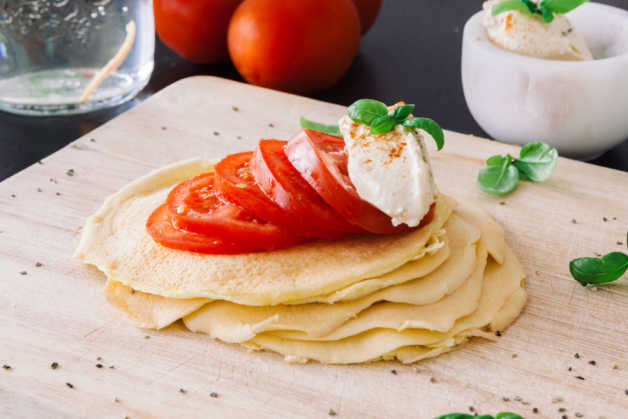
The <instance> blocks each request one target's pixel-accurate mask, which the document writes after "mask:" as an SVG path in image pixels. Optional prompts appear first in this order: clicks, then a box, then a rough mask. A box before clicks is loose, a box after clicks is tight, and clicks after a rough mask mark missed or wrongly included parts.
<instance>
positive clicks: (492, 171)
mask: <svg viewBox="0 0 628 419" xmlns="http://www.w3.org/2000/svg"><path fill="white" fill-rule="evenodd" d="M518 183H519V171H518V170H517V168H516V167H515V166H513V165H512V164H511V163H510V161H509V159H504V161H503V163H502V164H501V166H486V167H484V168H483V169H482V170H480V173H478V187H479V188H480V190H481V191H483V192H486V193H489V194H491V195H506V194H509V193H510V192H512V191H514V190H515V188H516V187H517V184H518Z"/></svg>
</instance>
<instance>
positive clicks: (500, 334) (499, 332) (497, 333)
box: [495, 330, 502, 338]
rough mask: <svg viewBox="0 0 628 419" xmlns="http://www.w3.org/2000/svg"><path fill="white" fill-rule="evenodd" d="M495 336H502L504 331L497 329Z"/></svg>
mask: <svg viewBox="0 0 628 419" xmlns="http://www.w3.org/2000/svg"><path fill="white" fill-rule="evenodd" d="M495 336H497V337H498V338H500V337H502V332H501V331H499V330H498V331H496V332H495Z"/></svg>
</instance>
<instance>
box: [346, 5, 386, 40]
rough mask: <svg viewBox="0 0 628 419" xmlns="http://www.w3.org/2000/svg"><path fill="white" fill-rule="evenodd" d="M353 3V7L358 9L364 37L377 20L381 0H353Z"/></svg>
mask: <svg viewBox="0 0 628 419" xmlns="http://www.w3.org/2000/svg"><path fill="white" fill-rule="evenodd" d="M353 3H355V7H357V9H358V14H359V15H360V26H361V28H362V35H364V34H365V33H367V32H368V31H369V29H371V26H373V24H374V23H375V20H377V16H378V15H379V11H380V9H381V8H382V0H353Z"/></svg>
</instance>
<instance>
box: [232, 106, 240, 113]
mask: <svg viewBox="0 0 628 419" xmlns="http://www.w3.org/2000/svg"><path fill="white" fill-rule="evenodd" d="M231 109H233V111H234V112H238V111H239V110H240V108H238V107H237V106H232V107H231Z"/></svg>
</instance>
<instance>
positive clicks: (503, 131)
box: [462, 3, 628, 160]
mask: <svg viewBox="0 0 628 419" xmlns="http://www.w3.org/2000/svg"><path fill="white" fill-rule="evenodd" d="M482 17H483V12H480V13H477V14H475V15H474V16H472V17H471V18H470V19H469V20H468V21H467V23H466V25H465V28H464V35H463V41H462V42H463V44H462V85H463V89H464V95H465V99H466V101H467V105H468V106H469V109H470V111H471V114H472V115H473V117H474V118H475V120H476V121H477V122H478V124H480V126H481V127H482V128H483V129H484V130H485V131H486V132H487V133H488V134H489V135H491V136H492V137H493V138H495V139H497V140H499V141H504V142H507V143H515V144H526V143H529V142H531V141H535V140H542V141H545V142H547V143H550V144H552V145H554V146H555V147H556V148H557V149H558V151H559V153H560V154H562V155H565V156H569V157H574V158H579V159H585V160H586V159H591V158H594V157H596V156H598V155H600V154H601V153H603V152H604V151H606V150H608V149H610V148H613V147H614V146H616V145H618V144H620V143H621V142H623V141H624V140H626V139H628V12H626V11H624V10H621V9H618V8H615V7H610V6H605V5H601V4H597V3H587V4H585V5H583V6H581V7H579V8H577V9H576V10H574V11H573V12H571V13H569V14H568V15H567V17H568V18H569V19H570V20H571V22H572V24H573V25H574V27H575V29H576V30H577V31H578V32H580V34H581V35H582V36H583V37H584V39H585V40H586V42H587V45H588V46H589V48H590V49H591V51H592V53H593V55H594V56H595V58H596V60H594V61H582V62H578V61H576V62H573V61H551V60H545V59H538V58H533V57H527V56H523V55H519V54H515V53H512V52H508V51H505V50H502V49H501V48H499V47H497V46H495V45H493V44H492V43H491V42H490V41H489V40H488V37H487V34H486V30H485V29H484V26H483V25H482Z"/></svg>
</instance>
